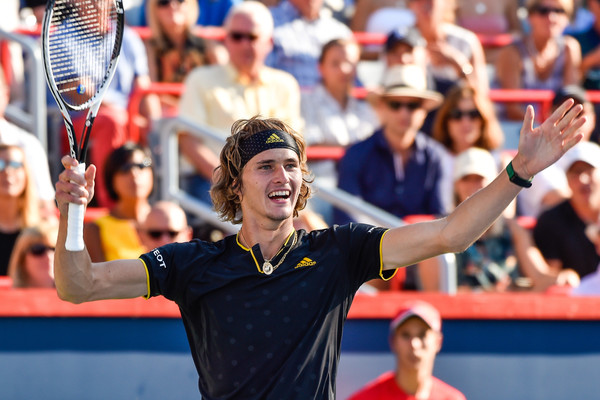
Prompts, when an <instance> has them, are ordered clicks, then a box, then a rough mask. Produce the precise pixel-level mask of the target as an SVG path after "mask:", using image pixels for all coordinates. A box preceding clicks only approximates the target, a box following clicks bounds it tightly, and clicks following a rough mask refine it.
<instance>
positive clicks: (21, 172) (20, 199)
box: [0, 144, 40, 276]
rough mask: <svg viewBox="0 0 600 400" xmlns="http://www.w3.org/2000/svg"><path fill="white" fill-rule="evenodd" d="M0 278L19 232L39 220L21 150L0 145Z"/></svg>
mask: <svg viewBox="0 0 600 400" xmlns="http://www.w3.org/2000/svg"><path fill="white" fill-rule="evenodd" d="M0 210H2V212H1V213H0V276H2V275H6V274H7V270H8V262H9V258H10V254H11V252H12V249H13V246H14V244H15V241H16V240H17V237H18V236H19V233H21V230H23V229H24V228H26V227H29V226H33V225H35V224H37V223H38V222H39V221H40V200H39V197H38V195H37V192H36V189H35V182H34V180H33V178H32V175H31V171H30V170H29V168H28V167H27V162H26V160H25V153H24V152H23V149H22V148H21V147H19V146H16V145H7V144H0Z"/></svg>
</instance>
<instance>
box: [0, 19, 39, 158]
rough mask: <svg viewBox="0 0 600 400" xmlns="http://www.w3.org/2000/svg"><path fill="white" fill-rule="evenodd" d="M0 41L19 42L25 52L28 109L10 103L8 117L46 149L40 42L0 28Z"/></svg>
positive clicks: (6, 113) (7, 110) (6, 112)
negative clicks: (33, 136) (32, 135)
mask: <svg viewBox="0 0 600 400" xmlns="http://www.w3.org/2000/svg"><path fill="white" fill-rule="evenodd" d="M0 41H7V42H15V43H18V44H19V45H20V46H21V47H22V49H23V51H24V52H25V57H24V60H25V64H24V71H25V76H26V84H25V88H26V90H27V93H26V96H25V98H26V100H27V103H26V107H25V110H22V109H20V108H19V107H17V106H15V105H13V104H9V105H8V106H7V107H6V111H5V116H6V118H7V119H8V120H10V121H12V122H14V123H15V124H17V125H19V126H20V127H22V128H23V129H25V130H27V131H29V132H31V133H33V134H34V135H35V136H37V138H38V139H39V140H40V142H41V143H42V146H43V148H44V150H46V152H47V151H48V135H47V127H46V114H47V111H46V80H45V78H44V70H43V66H42V53H41V49H40V44H39V43H38V41H37V40H36V39H34V38H32V37H29V36H26V35H23V34H19V33H12V32H6V31H3V30H1V29H0Z"/></svg>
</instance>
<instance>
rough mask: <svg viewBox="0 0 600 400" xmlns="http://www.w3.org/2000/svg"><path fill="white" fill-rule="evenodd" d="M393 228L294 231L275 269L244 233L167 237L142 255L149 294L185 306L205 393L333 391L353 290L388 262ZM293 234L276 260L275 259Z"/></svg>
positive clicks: (260, 395) (311, 394) (312, 395)
mask: <svg viewBox="0 0 600 400" xmlns="http://www.w3.org/2000/svg"><path fill="white" fill-rule="evenodd" d="M385 232H386V229H384V228H377V227H373V226H369V225H365V224H348V225H344V226H333V227H331V228H329V229H325V230H320V231H313V232H310V233H306V232H305V231H303V230H300V231H298V232H297V234H298V239H297V242H296V244H295V245H294V246H293V248H292V249H291V250H290V252H289V253H288V254H287V257H286V258H285V261H284V262H283V263H282V264H281V265H280V266H279V267H278V268H277V269H276V270H275V271H274V272H273V273H272V274H271V275H266V274H264V273H263V272H262V262H263V259H262V255H261V253H260V248H259V247H258V246H255V247H254V248H253V249H252V250H250V249H247V248H245V247H243V246H242V245H241V244H240V243H239V241H238V240H237V236H235V235H233V236H228V237H226V238H225V239H223V240H221V241H219V242H216V243H209V242H203V241H200V240H193V241H191V242H189V243H174V244H169V245H166V246H163V247H160V248H158V249H155V250H153V251H150V252H148V253H146V254H144V255H142V256H141V259H142V261H143V262H144V264H145V265H146V267H147V270H148V275H149V288H150V292H149V293H150V295H151V296H156V295H163V296H164V297H166V298H168V299H171V300H173V301H175V302H176V303H177V304H178V306H179V308H180V310H181V316H182V319H183V323H184V325H185V329H186V332H187V336H188V340H189V343H190V348H191V352H192V356H193V359H194V363H195V365H196V368H197V370H198V374H199V380H198V386H199V389H200V392H201V394H202V396H203V398H204V399H206V400H212V399H285V400H291V399H302V400H306V399H334V398H335V378H336V372H337V365H338V360H339V355H340V344H341V339H342V326H343V324H344V321H345V320H346V316H347V314H348V310H349V309H350V304H351V302H352V299H353V298H354V295H355V293H356V291H357V290H358V288H359V287H360V285H361V284H362V283H364V282H365V281H367V280H370V279H373V278H377V277H381V278H384V279H389V278H391V277H392V276H393V273H394V271H385V272H383V271H382V262H381V240H382V238H383V235H384V234H385ZM292 239H293V235H292V236H291V237H290V238H289V239H288V241H287V242H286V244H285V245H284V248H283V249H282V251H281V252H279V253H278V255H276V257H274V259H273V260H272V261H271V262H272V264H273V265H274V266H275V265H277V263H278V262H279V261H280V257H282V256H283V254H285V253H286V252H287V250H288V249H289V247H290V246H291V245H292V242H293V240H292Z"/></svg>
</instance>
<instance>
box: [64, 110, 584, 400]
mask: <svg viewBox="0 0 600 400" xmlns="http://www.w3.org/2000/svg"><path fill="white" fill-rule="evenodd" d="M581 109H582V108H581V106H580V105H576V106H574V105H573V101H572V100H567V101H566V102H565V103H563V104H562V105H561V106H560V107H559V108H558V109H557V110H556V111H555V112H554V113H553V114H552V115H551V116H550V117H549V118H548V120H546V121H545V122H544V123H543V124H542V125H541V126H539V127H536V128H535V129H534V128H533V119H534V113H533V108H532V107H531V106H530V107H528V109H527V113H526V117H525V120H524V125H523V128H522V130H521V140H520V144H519V149H518V153H517V155H516V156H515V158H514V159H513V160H512V164H510V165H509V167H508V168H507V170H505V171H503V172H502V173H501V174H500V175H499V176H498V177H497V178H496V179H495V180H494V181H493V182H492V183H491V184H490V185H489V186H487V187H486V188H484V189H482V190H481V191H479V192H478V193H476V194H475V195H473V196H472V197H471V198H469V199H468V200H467V201H465V202H464V203H463V204H462V205H460V206H459V207H457V208H456V210H455V211H454V212H453V213H452V214H450V215H449V216H448V217H446V218H441V219H437V220H434V221H429V222H424V223H418V224H413V225H407V226H403V227H401V228H395V229H385V228H381V227H375V226H369V225H364V224H354V223H353V224H349V225H344V226H333V227H331V228H329V229H325V230H318V231H313V232H310V233H306V232H305V231H303V230H299V231H296V230H294V228H293V221H292V219H293V217H294V215H296V214H297V213H298V211H299V210H301V209H302V208H303V207H304V206H305V205H306V202H307V200H308V197H309V196H310V187H309V185H308V179H309V175H308V170H307V167H306V154H305V146H304V142H303V140H302V138H301V136H300V135H298V134H297V133H295V132H294V131H292V130H291V129H290V128H289V127H287V126H286V125H285V124H283V123H282V122H280V121H279V120H276V119H259V118H252V119H250V120H241V121H237V122H236V123H235V124H234V125H233V127H232V135H231V136H230V137H229V138H228V139H227V143H226V145H225V147H224V148H223V150H222V152H221V155H220V162H221V163H220V166H219V167H218V168H217V169H216V171H215V184H214V185H213V188H212V191H211V195H212V199H213V202H214V204H215V209H216V211H217V212H218V213H219V214H220V215H221V217H222V218H223V219H224V220H229V221H232V222H234V223H241V228H240V231H239V233H238V234H237V235H232V236H229V237H226V238H225V239H223V240H221V241H219V242H216V243H208V242H202V241H199V240H193V241H191V242H188V243H173V244H168V245H166V246H162V247H159V248H157V249H154V250H152V251H150V252H148V253H146V254H143V255H142V256H141V257H140V258H139V259H135V260H117V261H110V262H103V263H92V262H90V258H89V255H88V253H87V251H86V250H83V251H80V252H70V251H67V250H65V247H64V243H65V237H66V230H67V229H66V226H67V210H68V207H67V205H68V202H74V203H78V204H88V203H89V201H90V199H91V198H92V196H93V193H94V174H95V171H96V170H95V167H94V166H93V165H90V166H89V167H88V169H87V171H86V173H85V177H82V176H78V175H77V174H76V173H74V172H73V171H72V170H71V169H70V168H71V167H73V166H75V165H76V163H77V162H76V161H75V160H74V159H72V158H70V157H69V156H65V157H64V158H63V159H62V163H63V165H64V166H65V167H66V169H65V171H63V172H62V173H61V174H60V177H59V181H58V183H57V184H56V199H57V201H58V205H59V208H60V212H61V217H60V231H59V239H58V243H57V247H56V256H55V280H56V287H57V290H58V294H59V296H60V297H61V298H62V299H64V300H67V301H70V302H73V303H81V302H86V301H93V300H100V299H111V298H131V297H137V296H145V297H151V296H157V295H162V296H164V297H166V298H168V299H171V300H173V301H175V302H176V303H177V305H178V306H179V308H180V310H181V316H182V318H183V322H184V325H185V329H186V331H187V335H188V339H189V342H190V348H191V352H192V356H193V359H194V362H195V365H196V368H197V370H198V374H199V389H200V392H201V394H202V396H203V398H204V399H241V398H243V399H286V400H290V399H302V400H305V399H334V398H335V378H336V372H337V366H338V359H339V355H340V343H341V339H342V328H343V325H344V321H345V319H346V315H347V313H348V310H349V309H350V305H351V303H352V299H353V298H354V295H355V293H356V291H357V289H358V288H359V286H360V285H361V284H362V283H363V282H365V281H367V280H370V279H373V278H376V277H380V278H382V279H389V278H391V277H392V276H393V275H394V273H395V269H396V268H398V267H401V266H404V265H410V264H414V263H417V262H418V261H420V260H423V259H425V258H429V257H433V256H436V255H438V254H441V253H447V252H451V253H457V252H460V251H463V250H464V249H466V248H467V247H468V246H469V245H470V244H471V243H472V242H473V241H475V240H476V239H477V238H478V237H479V236H480V235H481V234H482V233H483V232H485V231H486V230H487V229H488V227H489V226H490V225H491V224H492V222H493V221H494V220H495V219H496V218H497V217H498V216H499V215H500V214H501V212H502V210H504V208H505V207H506V206H507V205H508V204H509V203H510V202H511V201H512V200H513V199H514V198H515V196H516V195H517V193H519V191H520V190H521V189H522V188H523V187H524V186H528V185H530V179H531V178H532V177H533V175H534V174H535V173H537V172H539V171H541V170H542V169H544V168H546V167H547V166H549V165H550V164H552V163H554V162H555V161H556V160H557V159H558V158H560V157H561V156H562V155H563V154H564V153H565V151H567V150H568V149H570V148H571V147H572V146H573V145H574V144H575V143H577V142H578V141H579V140H581V137H582V135H581V133H580V132H579V128H580V127H581V126H582V124H583V123H584V122H585V121H584V118H582V117H579V116H578V114H579V113H580V112H581Z"/></svg>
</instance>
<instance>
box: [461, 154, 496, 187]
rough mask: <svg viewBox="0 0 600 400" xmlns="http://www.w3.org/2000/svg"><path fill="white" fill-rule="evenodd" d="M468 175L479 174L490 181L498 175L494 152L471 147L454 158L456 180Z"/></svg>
mask: <svg viewBox="0 0 600 400" xmlns="http://www.w3.org/2000/svg"><path fill="white" fill-rule="evenodd" d="M467 175H479V176H482V177H483V178H485V179H486V180H487V181H488V183H489V182H491V181H493V180H494V178H495V177H496V175H498V168H497V167H496V160H495V159H494V156H492V154H491V153H490V152H489V151H487V150H484V149H480V148H478V147H471V148H469V149H467V150H465V151H463V152H462V153H460V154H459V155H458V156H456V159H455V160H454V175H453V176H454V182H456V181H457V180H459V179H460V178H462V177H464V176H467Z"/></svg>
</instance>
